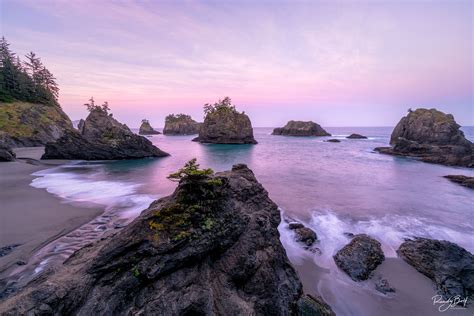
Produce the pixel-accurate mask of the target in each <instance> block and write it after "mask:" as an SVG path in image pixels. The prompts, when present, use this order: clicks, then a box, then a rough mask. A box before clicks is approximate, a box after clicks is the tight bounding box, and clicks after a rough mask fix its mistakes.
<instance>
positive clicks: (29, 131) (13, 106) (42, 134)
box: [0, 102, 73, 147]
mask: <svg viewBox="0 0 474 316" xmlns="http://www.w3.org/2000/svg"><path fill="white" fill-rule="evenodd" d="M72 129H73V127H72V123H71V120H70V119H69V117H68V116H67V115H66V113H64V112H63V110H62V109H61V107H59V106H58V105H52V104H48V105H46V104H33V103H27V102H12V103H0V131H1V132H4V133H5V134H6V135H7V136H8V137H7V138H6V142H7V145H9V146H11V147H30V146H44V145H45V144H46V143H47V142H52V141H55V140H56V139H58V138H59V137H61V136H62V135H63V134H64V133H65V131H67V130H72Z"/></svg>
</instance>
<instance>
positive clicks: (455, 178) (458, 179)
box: [444, 175, 474, 189]
mask: <svg viewBox="0 0 474 316" xmlns="http://www.w3.org/2000/svg"><path fill="white" fill-rule="evenodd" d="M444 177H445V178H446V179H449V180H451V181H452V182H455V183H459V184H460V185H462V186H464V187H467V188H470V189H474V177H468V176H463V175H447V176H444Z"/></svg>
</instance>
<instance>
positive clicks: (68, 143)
mask: <svg viewBox="0 0 474 316" xmlns="http://www.w3.org/2000/svg"><path fill="white" fill-rule="evenodd" d="M168 155H169V154H168V153H165V152H164V151H162V150H160V149H159V148H157V147H155V146H154V145H153V144H152V143H151V142H150V141H149V140H148V139H146V138H145V137H143V136H139V135H136V134H135V133H133V132H132V131H131V130H130V129H129V128H128V127H127V125H125V124H121V123H120V122H118V121H117V120H116V119H114V118H113V117H112V114H108V111H107V109H103V108H101V107H99V106H96V107H95V108H93V109H92V110H91V111H90V113H89V115H88V116H87V118H86V120H85V121H84V124H82V129H81V130H80V131H76V130H70V131H67V132H66V133H65V134H64V135H63V136H62V137H61V138H59V139H58V140H57V141H56V142H50V143H47V144H46V147H45V153H44V155H43V157H42V159H83V160H115V159H138V158H145V157H163V156H168Z"/></svg>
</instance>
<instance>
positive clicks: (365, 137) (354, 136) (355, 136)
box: [346, 134, 367, 139]
mask: <svg viewBox="0 0 474 316" xmlns="http://www.w3.org/2000/svg"><path fill="white" fill-rule="evenodd" d="M346 138H348V139H367V136H364V135H360V134H350V135H349V136H347V137H346Z"/></svg>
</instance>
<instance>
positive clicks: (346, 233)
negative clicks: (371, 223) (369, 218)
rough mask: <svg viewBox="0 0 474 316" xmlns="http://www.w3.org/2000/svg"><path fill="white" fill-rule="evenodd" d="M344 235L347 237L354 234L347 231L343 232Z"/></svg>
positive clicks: (351, 236) (352, 236)
mask: <svg viewBox="0 0 474 316" xmlns="http://www.w3.org/2000/svg"><path fill="white" fill-rule="evenodd" d="M344 236H346V237H348V238H354V236H355V235H354V234H353V233H348V232H345V233H344Z"/></svg>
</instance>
